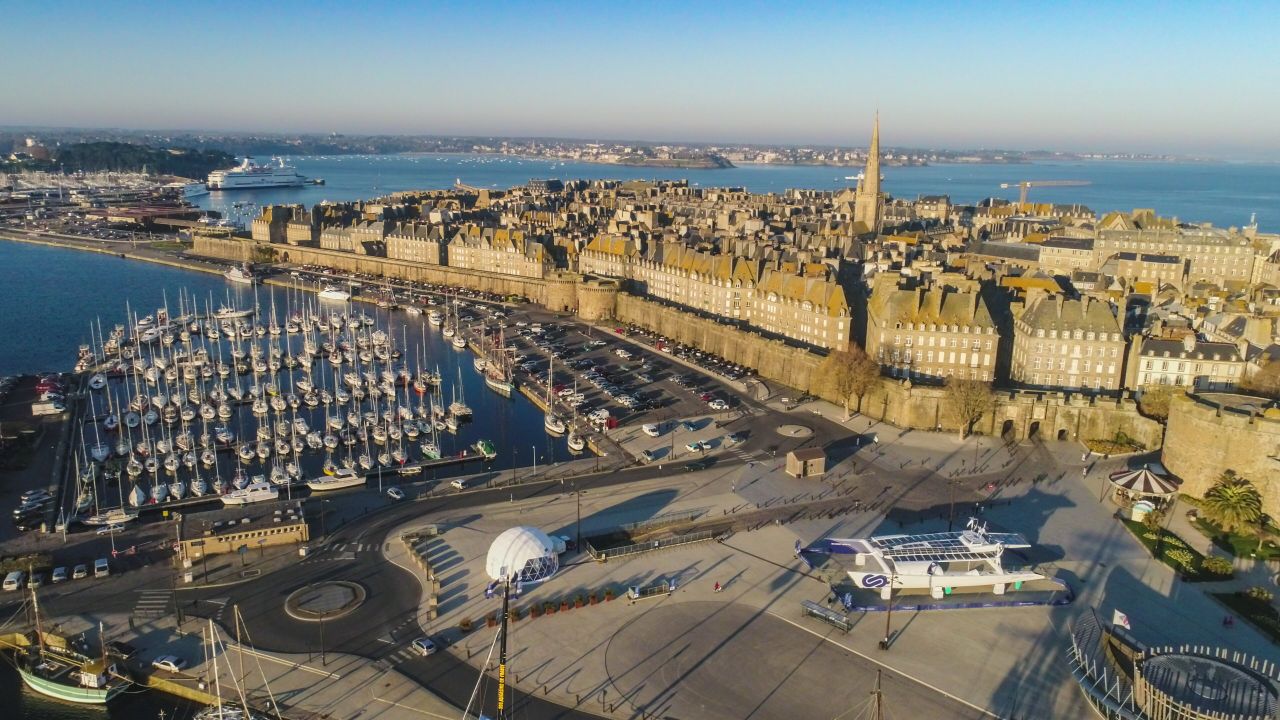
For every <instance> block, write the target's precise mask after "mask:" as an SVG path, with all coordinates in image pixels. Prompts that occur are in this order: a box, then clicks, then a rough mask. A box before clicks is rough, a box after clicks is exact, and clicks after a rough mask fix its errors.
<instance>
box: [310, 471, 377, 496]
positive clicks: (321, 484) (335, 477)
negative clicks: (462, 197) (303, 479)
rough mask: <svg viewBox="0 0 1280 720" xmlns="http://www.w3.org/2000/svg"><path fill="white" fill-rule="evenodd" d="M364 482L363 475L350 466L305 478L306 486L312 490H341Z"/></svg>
mask: <svg viewBox="0 0 1280 720" xmlns="http://www.w3.org/2000/svg"><path fill="white" fill-rule="evenodd" d="M364 484H365V477H364V475H361V474H360V473H358V472H356V471H355V470H354V469H352V468H338V469H336V470H334V472H333V474H332V475H327V476H324V477H318V478H312V479H310V480H307V487H308V488H310V489H311V491H312V492H323V491H326V490H341V489H343V488H349V487H356V486H357V485H364Z"/></svg>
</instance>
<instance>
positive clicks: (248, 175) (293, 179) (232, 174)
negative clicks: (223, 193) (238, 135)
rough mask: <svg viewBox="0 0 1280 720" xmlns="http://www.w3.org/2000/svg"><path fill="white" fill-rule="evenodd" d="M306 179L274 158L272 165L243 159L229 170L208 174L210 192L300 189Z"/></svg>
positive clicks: (251, 159) (282, 161)
mask: <svg viewBox="0 0 1280 720" xmlns="http://www.w3.org/2000/svg"><path fill="white" fill-rule="evenodd" d="M306 183H307V179H306V178H305V177H303V176H301V175H299V174H298V171H297V170H296V169H294V168H292V167H290V166H288V165H285V164H284V160H281V159H279V158H276V162H275V164H274V165H259V164H257V163H255V162H254V161H253V158H249V157H247V158H245V159H244V160H242V161H241V162H240V165H239V166H237V167H233V168H231V169H229V170H214V171H213V172H211V173H209V181H208V183H207V184H208V186H209V189H210V190H238V189H242V188H271V187H302V186H303V185H305V184H306Z"/></svg>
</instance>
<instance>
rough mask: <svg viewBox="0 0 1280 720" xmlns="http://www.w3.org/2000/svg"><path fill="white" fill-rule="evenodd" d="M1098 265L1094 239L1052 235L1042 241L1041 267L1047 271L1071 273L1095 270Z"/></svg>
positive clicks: (1061, 273) (1060, 273)
mask: <svg viewBox="0 0 1280 720" xmlns="http://www.w3.org/2000/svg"><path fill="white" fill-rule="evenodd" d="M1096 267H1097V258H1096V257H1095V255H1094V252H1093V241H1092V240H1088V239H1084V238H1066V237H1051V238H1049V239H1047V240H1045V241H1044V242H1042V243H1040V269H1041V270H1044V271H1045V272H1048V273H1053V274H1055V275H1070V274H1071V273H1072V272H1073V271H1075V270H1093V269H1095V268H1096Z"/></svg>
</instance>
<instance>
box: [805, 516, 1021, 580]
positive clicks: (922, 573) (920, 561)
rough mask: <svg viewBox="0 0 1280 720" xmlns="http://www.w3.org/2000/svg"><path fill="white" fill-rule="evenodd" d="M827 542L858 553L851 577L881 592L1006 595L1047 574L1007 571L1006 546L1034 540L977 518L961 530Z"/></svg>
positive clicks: (837, 548)
mask: <svg viewBox="0 0 1280 720" xmlns="http://www.w3.org/2000/svg"><path fill="white" fill-rule="evenodd" d="M826 543H827V545H828V547H829V549H830V551H831V553H832V554H834V555H850V554H851V555H853V565H854V569H851V570H848V573H849V577H850V579H852V580H853V582H854V584H855V585H857V586H858V587H860V588H867V589H874V590H879V591H880V595H881V597H887V596H888V595H889V593H890V592H892V590H893V589H895V588H897V589H902V588H912V589H928V590H929V593H930V595H931V596H932V597H934V598H941V597H943V595H944V594H945V593H946V589H947V588H958V587H965V588H973V587H989V588H991V592H992V593H994V594H996V595H1003V594H1004V593H1005V591H1006V589H1008V588H1009V586H1011V585H1015V584H1018V583H1025V582H1031V581H1033V580H1041V579H1043V578H1044V576H1043V575H1041V574H1039V573H1034V572H1028V571H1024V570H1006V569H1005V568H1004V567H1003V565H1001V562H1000V556H1001V555H1003V554H1004V551H1005V550H1007V549H1010V548H1028V547H1031V545H1030V544H1029V543H1028V542H1027V541H1026V539H1025V538H1023V537H1022V536H1021V535H1018V534H1016V533H995V532H988V531H987V528H986V526H985V525H984V524H981V523H978V522H977V521H976V520H970V521H969V525H968V528H967V529H966V530H963V531H961V532H944V533H927V534H922V535H881V536H879V537H870V538H858V539H839V538H828V539H827V540H826Z"/></svg>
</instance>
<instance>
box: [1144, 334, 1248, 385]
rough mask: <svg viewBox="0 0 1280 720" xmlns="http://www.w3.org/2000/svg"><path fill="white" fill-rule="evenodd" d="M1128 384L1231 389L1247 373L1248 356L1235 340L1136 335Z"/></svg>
mask: <svg viewBox="0 0 1280 720" xmlns="http://www.w3.org/2000/svg"><path fill="white" fill-rule="evenodd" d="M1131 352H1132V357H1131V358H1130V369H1129V372H1128V373H1127V374H1126V378H1125V386H1126V387H1128V388H1130V389H1135V390H1136V389H1138V388H1141V387H1144V386H1149V385H1175V386H1179V387H1185V388H1187V389H1188V390H1196V391H1211V390H1217V391H1230V390H1234V389H1235V388H1236V385H1237V384H1238V383H1239V382H1240V381H1241V379H1242V378H1243V376H1244V365H1245V362H1244V358H1243V357H1241V356H1240V350H1239V348H1237V347H1236V346H1235V345H1232V344H1231V343H1223V342H1204V341H1200V340H1197V339H1196V336H1195V335H1194V334H1191V333H1188V334H1186V335H1184V336H1183V337H1182V339H1181V340H1166V339H1161V338H1148V337H1142V336H1138V337H1135V338H1134V342H1133V349H1132V351H1131Z"/></svg>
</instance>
